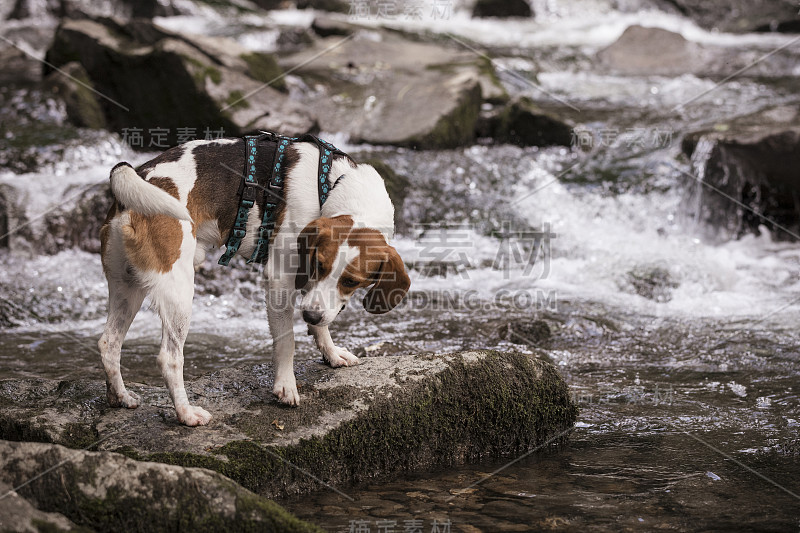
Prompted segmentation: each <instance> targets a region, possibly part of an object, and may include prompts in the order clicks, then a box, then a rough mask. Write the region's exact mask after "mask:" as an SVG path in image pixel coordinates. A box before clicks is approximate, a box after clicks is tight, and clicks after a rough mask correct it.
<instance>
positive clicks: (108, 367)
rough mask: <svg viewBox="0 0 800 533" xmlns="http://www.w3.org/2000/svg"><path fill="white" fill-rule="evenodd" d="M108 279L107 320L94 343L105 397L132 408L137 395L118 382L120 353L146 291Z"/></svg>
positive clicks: (137, 404)
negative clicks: (97, 349)
mask: <svg viewBox="0 0 800 533" xmlns="http://www.w3.org/2000/svg"><path fill="white" fill-rule="evenodd" d="M108 278H109V279H108V320H107V321H106V327H105V330H104V331H103V335H102V336H101V337H100V341H99V342H98V343H97V346H98V348H100V357H101V359H102V361H103V368H104V369H105V371H106V397H107V398H108V404H109V405H110V406H112V407H127V408H128V409H134V408H136V407H138V406H139V397H138V396H137V395H136V394H135V393H132V392H130V391H128V390H127V389H126V388H125V383H124V382H123V381H122V373H121V372H120V367H119V364H120V355H121V354H120V352H121V350H122V341H123V340H124V339H125V334H126V333H127V332H128V328H130V326H131V322H133V318H134V317H135V316H136V313H137V311H139V308H140V307H141V306H142V301H143V300H144V296H145V292H146V291H145V290H144V288H142V287H141V286H139V285H137V284H136V283H135V281H133V280H130V281H126V280H122V279H114V276H108Z"/></svg>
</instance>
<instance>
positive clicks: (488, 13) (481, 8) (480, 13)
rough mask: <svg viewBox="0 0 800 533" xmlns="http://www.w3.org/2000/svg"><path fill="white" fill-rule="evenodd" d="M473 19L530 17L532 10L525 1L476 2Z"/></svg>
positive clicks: (496, 0) (497, 0)
mask: <svg viewBox="0 0 800 533" xmlns="http://www.w3.org/2000/svg"><path fill="white" fill-rule="evenodd" d="M472 16H473V17H504V18H507V17H525V18H527V17H532V16H533V10H532V9H531V6H530V4H528V2H526V1H525V0H478V1H477V2H475V6H474V7H473V8H472Z"/></svg>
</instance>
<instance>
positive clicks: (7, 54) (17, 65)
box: [0, 43, 42, 86]
mask: <svg viewBox="0 0 800 533" xmlns="http://www.w3.org/2000/svg"><path fill="white" fill-rule="evenodd" d="M0 64H1V65H3V68H2V69H0V84H2V85H5V86H7V85H12V84H22V85H30V84H33V83H36V82H38V81H40V80H41V79H42V64H41V63H39V62H38V61H36V60H35V59H33V58H32V57H31V56H29V55H28V54H26V53H24V52H23V51H21V50H19V49H17V48H15V47H13V46H11V45H9V44H6V43H2V45H0Z"/></svg>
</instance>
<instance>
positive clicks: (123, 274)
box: [98, 138, 410, 426]
mask: <svg viewBox="0 0 800 533" xmlns="http://www.w3.org/2000/svg"><path fill="white" fill-rule="evenodd" d="M244 142H245V140H244V139H242V138H230V139H219V140H213V141H203V140H198V141H192V142H188V143H185V144H182V145H179V146H176V147H174V148H171V149H169V150H167V151H165V152H163V153H162V154H160V155H159V156H158V157H156V158H155V159H152V160H151V161H149V162H147V163H145V164H143V165H141V166H140V167H138V168H136V169H134V168H133V167H132V166H131V165H129V164H128V163H119V164H118V165H116V166H115V167H114V168H113V170H112V171H111V174H110V181H111V190H112V193H113V196H114V203H113V205H112V206H111V208H110V210H109V212H108V215H107V216H106V219H105V221H104V223H103V225H102V227H101V230H100V236H101V256H102V265H103V271H104V273H105V276H106V279H107V280H108V292H109V303H108V320H107V322H106V326H105V329H104V331H103V334H102V336H101V338H100V340H99V342H98V346H99V348H100V354H101V359H102V363H103V368H104V370H105V374H106V385H107V398H108V402H109V404H110V405H111V406H115V407H127V408H131V409H132V408H136V407H137V406H138V405H139V402H140V398H139V397H138V396H137V395H136V394H134V393H132V392H130V391H128V390H127V389H126V388H125V384H124V382H123V380H122V375H121V373H120V352H121V347H122V342H123V339H124V337H125V334H126V333H127V331H128V328H129V327H130V324H131V322H132V321H133V318H134V316H135V315H136V313H137V312H138V311H139V309H140V308H141V305H142V302H143V301H144V298H145V297H149V299H150V301H151V303H152V305H153V308H154V309H155V310H156V311H157V312H158V313H159V315H160V317H161V321H162V338H161V348H160V351H159V354H158V363H159V366H160V368H161V372H162V374H163V376H164V380H165V381H166V385H167V387H168V389H169V394H170V397H171V398H172V402H173V404H174V406H175V411H176V413H177V417H178V421H179V422H181V423H182V424H185V425H187V426H198V425H205V424H208V423H209V421H210V420H211V414H210V413H209V412H208V411H206V410H205V409H203V408H202V407H200V406H196V405H191V404H190V403H189V399H188V397H187V395H186V389H185V387H184V381H183V357H184V355H183V346H184V341H185V340H186V335H187V333H188V331H189V322H190V318H191V313H192V297H193V295H194V274H195V271H196V269H197V268H198V267H199V265H200V264H201V263H202V262H203V261H204V260H205V257H206V253H207V252H208V251H210V250H212V249H216V248H219V247H220V246H221V245H222V244H224V243H225V242H226V240H227V238H228V235H229V234H230V233H231V231H232V229H231V228H232V226H233V224H234V220H235V219H236V217H237V210H238V208H239V201H240V197H241V186H242V171H241V169H242V168H245V157H246V156H245V145H244ZM320 150H322V148H321V146H320V145H315V144H314V143H313V142H296V143H293V144H290V145H288V147H287V148H286V151H285V154H284V155H285V158H284V159H283V170H282V175H283V177H284V184H283V198H282V201H281V202H280V204H279V206H278V208H277V220H276V222H275V227H274V232H273V233H272V236H271V239H270V240H269V255H268V258H267V259H266V262H265V263H264V269H263V273H264V276H265V278H266V284H267V298H266V299H267V302H266V303H267V314H268V319H269V328H270V332H271V335H272V339H273V358H274V365H275V382H274V387H273V393H274V394H275V396H277V399H278V401H279V402H280V403H282V404H286V405H289V406H297V405H299V403H300V395H299V393H298V390H297V383H296V380H295V375H294V363H293V358H294V349H295V339H294V333H293V323H294V311H295V307H296V300H297V299H298V297H299V304H298V305H297V307H299V308H300V310H301V311H302V317H303V320H304V321H305V322H306V323H307V324H308V329H309V332H310V333H311V334H312V335H313V337H314V341H315V343H316V346H317V347H318V348H319V350H320V352H321V353H322V356H323V358H324V359H325V360H326V361H327V362H328V363H329V364H330V365H331V366H332V367H342V366H352V365H357V364H358V363H359V360H358V358H357V357H356V356H355V355H353V354H352V353H351V352H350V351H348V350H347V349H345V348H342V347H339V346H336V345H335V344H334V343H333V340H332V339H331V335H330V332H329V330H328V326H329V325H330V324H331V322H333V321H334V319H335V318H336V317H337V315H338V314H339V312H340V311H341V310H343V309H344V307H345V306H346V304H347V302H348V301H349V299H350V297H351V296H352V295H353V293H354V292H355V291H356V289H358V288H362V287H363V288H369V289H368V291H367V293H366V296H365V297H364V300H363V304H364V307H365V309H366V310H367V311H368V312H370V313H385V312H388V311H389V310H391V309H392V308H394V307H395V306H397V305H398V304H399V303H400V302H401V301H402V300H403V298H404V296H405V294H406V293H407V291H408V289H409V286H410V280H409V277H408V274H407V273H406V271H405V268H404V265H403V261H402V259H401V258H400V256H399V254H398V253H397V251H396V250H395V249H394V248H393V247H392V246H390V245H389V241H390V240H391V239H392V238H393V234H394V208H393V206H392V202H391V200H390V199H389V195H388V194H387V192H386V187H385V185H384V182H383V179H382V178H381V176H380V175H379V174H378V172H377V171H376V170H375V169H374V168H373V167H371V166H369V165H366V164H357V163H355V162H354V161H353V160H352V159H350V158H349V156H346V155H345V154H341V153H337V154H335V155H334V156H333V158H332V161H331V163H330V167H331V171H330V176H331V177H333V179H332V180H331V181H332V185H333V187H332V189H331V190H330V193H329V196H328V198H327V200H326V201H325V203H324V205H322V206H320V203H321V201H320V200H319V199H318V194H317V187H318V185H317V181H318V179H317V178H318V168H317V163H318V161H319V158H320V157H321V153H320ZM264 201H266V200H262V201H260V202H258V201H257V202H256V203H255V205H253V207H252V208H250V209H249V212H248V213H247V232H246V235H245V237H244V239H242V241H241V247H240V248H239V250H238V255H241V256H244V257H249V256H250V254H251V253H252V252H253V250H254V248H255V247H256V238H257V234H258V228H259V224H260V222H261V220H262V210H263V209H264V207H263V205H264Z"/></svg>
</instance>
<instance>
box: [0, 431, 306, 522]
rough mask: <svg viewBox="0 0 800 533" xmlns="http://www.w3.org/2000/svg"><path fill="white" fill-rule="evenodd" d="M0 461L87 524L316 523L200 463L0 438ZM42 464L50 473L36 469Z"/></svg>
mask: <svg viewBox="0 0 800 533" xmlns="http://www.w3.org/2000/svg"><path fill="white" fill-rule="evenodd" d="M0 464H2V465H3V467H2V470H0V481H2V482H3V483H6V484H10V485H13V486H18V485H21V484H23V483H27V484H26V485H25V486H24V487H22V488H20V489H19V492H18V493H19V494H20V495H21V496H23V497H24V498H25V499H27V500H28V501H30V502H32V503H33V504H35V506H36V507H38V509H39V510H40V511H41V510H44V511H48V512H49V513H60V514H61V515H64V516H66V517H68V518H69V519H71V520H73V521H74V522H75V523H76V524H78V525H79V526H83V527H86V528H90V529H91V530H98V531H176V530H183V529H186V530H191V531H243V530H245V531H257V530H258V531H297V532H300V531H319V529H318V528H316V527H315V526H313V525H311V524H308V523H306V522H303V521H301V520H299V519H297V518H295V517H294V516H292V515H291V514H290V513H288V512H287V511H286V510H284V509H283V508H282V507H280V506H279V505H278V504H276V503H274V502H271V501H269V500H267V499H265V498H262V497H259V496H257V495H255V494H253V493H252V492H250V491H248V490H246V489H243V488H242V487H240V486H239V485H237V484H236V483H234V482H232V481H231V480H230V479H227V478H226V477H224V476H222V475H220V474H218V473H216V472H211V471H209V470H205V469H202V468H182V467H180V466H173V465H165V464H160V463H150V462H139V461H135V460H132V459H129V458H127V457H125V456H123V455H120V454H116V453H110V452H90V451H84V450H78V451H76V450H71V449H69V448H65V447H63V446H58V445H54V444H41V443H31V442H8V441H0ZM48 471H50V472H48ZM42 472H48V473H46V474H44V475H41V476H40V474H41V473H42ZM37 476H38V477H37ZM1 502H2V501H0V503H1ZM41 515H44V516H45V517H46V518H48V519H49V521H50V522H52V523H53V525H54V526H55V527H57V528H59V529H61V526H62V525H66V526H69V525H70V523H69V521H68V520H65V519H64V518H63V517H62V516H59V515H53V514H47V515H45V514H44V513H41ZM4 529H5V528H4Z"/></svg>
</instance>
